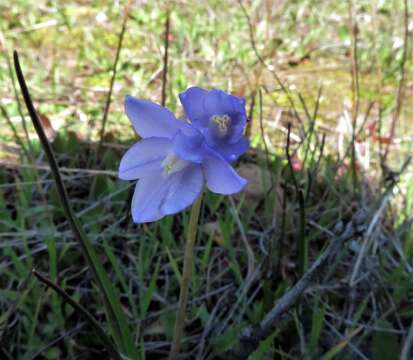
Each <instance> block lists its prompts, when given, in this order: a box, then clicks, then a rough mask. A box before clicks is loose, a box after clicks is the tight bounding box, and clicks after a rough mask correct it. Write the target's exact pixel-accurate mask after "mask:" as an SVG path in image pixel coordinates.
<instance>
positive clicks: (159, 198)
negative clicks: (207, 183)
mask: <svg viewBox="0 0 413 360" xmlns="http://www.w3.org/2000/svg"><path fill="white" fill-rule="evenodd" d="M203 184H204V176H203V173H202V170H201V166H199V165H190V166H188V167H186V168H185V169H184V170H182V171H179V172H176V173H174V174H172V175H170V176H163V175H162V173H161V172H158V173H153V174H152V176H149V177H145V178H143V179H140V180H139V181H138V184H137V185H136V188H135V192H134V194H133V198H132V218H133V221H134V222H135V223H145V222H151V221H156V220H159V219H161V218H162V217H164V216H166V215H171V214H175V213H177V212H179V211H182V210H184V209H186V208H187V207H188V206H190V205H191V204H192V203H193V202H194V201H195V200H196V198H197V197H198V196H199V195H200V194H201V191H202V187H203Z"/></svg>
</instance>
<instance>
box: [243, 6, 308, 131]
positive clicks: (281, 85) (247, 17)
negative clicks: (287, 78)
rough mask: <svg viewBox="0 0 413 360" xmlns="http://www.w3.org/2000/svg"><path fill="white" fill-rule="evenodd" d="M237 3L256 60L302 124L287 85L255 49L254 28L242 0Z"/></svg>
mask: <svg viewBox="0 0 413 360" xmlns="http://www.w3.org/2000/svg"><path fill="white" fill-rule="evenodd" d="M238 4H239V5H240V7H241V10H242V12H243V13H244V16H245V18H246V20H247V23H248V29H249V34H250V42H251V46H252V49H253V50H254V53H255V56H256V57H257V59H258V61H259V62H260V63H261V64H262V65H263V66H264V67H265V68H266V69H267V70H268V71H269V72H270V73H271V74H272V75H273V76H274V78H275V80H276V81H277V83H278V85H279V87H280V88H281V90H282V91H283V92H284V93H285V95H286V96H287V99H288V102H289V103H290V106H291V108H292V109H293V111H294V116H295V117H296V118H297V120H298V121H299V122H300V124H301V125H303V121H302V119H301V117H300V115H299V114H298V112H297V110H296V107H295V103H294V100H293V98H292V96H291V93H290V91H289V90H288V89H287V87H286V86H285V85H284V83H283V82H282V81H281V79H280V78H279V77H278V74H277V73H276V72H275V71H274V70H273V69H272V68H271V67H270V66H268V64H267V63H266V62H265V60H264V59H263V57H262V56H261V54H260V52H259V51H258V49H257V46H256V44H255V37H254V28H253V26H252V24H251V19H250V17H249V15H248V12H247V9H245V7H244V5H243V4H242V0H238Z"/></svg>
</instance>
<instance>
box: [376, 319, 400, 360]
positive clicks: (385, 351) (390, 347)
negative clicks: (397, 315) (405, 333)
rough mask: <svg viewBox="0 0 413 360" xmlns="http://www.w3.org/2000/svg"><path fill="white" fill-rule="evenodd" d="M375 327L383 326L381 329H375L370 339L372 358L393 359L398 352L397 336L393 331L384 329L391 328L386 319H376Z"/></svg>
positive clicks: (380, 359)
mask: <svg viewBox="0 0 413 360" xmlns="http://www.w3.org/2000/svg"><path fill="white" fill-rule="evenodd" d="M375 327H378V328H383V331H375V332H374V333H373V340H372V349H371V350H372V355H373V356H372V359H373V360H393V359H394V358H395V355H396V354H399V353H400V344H399V340H398V336H397V334H395V333H392V332H390V331H386V329H389V330H393V326H392V324H391V323H390V322H388V321H387V320H378V321H377V322H376V323H375Z"/></svg>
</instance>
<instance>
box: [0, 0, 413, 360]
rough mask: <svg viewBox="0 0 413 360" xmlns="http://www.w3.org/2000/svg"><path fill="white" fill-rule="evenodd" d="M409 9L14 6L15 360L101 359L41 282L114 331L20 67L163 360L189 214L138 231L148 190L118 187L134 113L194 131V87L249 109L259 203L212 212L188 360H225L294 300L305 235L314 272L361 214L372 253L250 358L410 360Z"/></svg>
mask: <svg viewBox="0 0 413 360" xmlns="http://www.w3.org/2000/svg"><path fill="white" fill-rule="evenodd" d="M412 9H413V4H412V3H411V1H410V0H388V1H385V0H370V1H367V0H366V1H364V0H357V1H355V0H348V1H338V0H328V1H320V0H294V1H283V0H277V1H276V0H267V1H265V0H257V1H253V0H250V1H241V0H239V1H236V0H228V1H222V0H216V1H212V0H211V1H184V0H182V1H178V0H175V1H172V0H171V1H143V0H142V1H139V0H136V1H130V2H129V3H128V2H126V1H99V0H96V1H87V0H78V1H59V0H50V1H45V0H39V1H36V2H34V1H29V0H16V1H7V0H2V1H0V51H1V56H0V106H1V116H0V124H1V126H0V239H1V241H0V348H1V350H0V358H2V357H4V358H5V359H43V358H46V359H93V358H96V357H97V356H102V354H104V353H103V350H102V347H101V346H100V345H99V342H98V340H97V339H96V338H95V337H94V336H91V331H92V330H91V329H90V328H89V327H88V326H87V325H86V324H85V322H84V320H83V319H82V317H81V315H79V314H77V313H76V312H74V311H73V309H72V308H71V307H69V306H68V305H67V304H64V302H63V301H62V300H61V299H60V298H59V297H58V296H57V295H56V294H54V293H52V292H51V291H50V290H48V289H46V288H44V287H43V286H42V285H40V284H39V283H38V282H37V280H36V279H35V278H33V276H32V275H31V269H32V268H34V267H35V268H37V269H39V270H40V271H43V272H44V273H46V274H47V275H48V276H49V277H50V278H51V279H52V280H53V281H56V282H59V284H61V285H62V286H63V287H64V288H65V289H66V290H67V291H68V292H69V293H70V295H72V296H73V297H74V298H75V299H76V300H78V301H80V302H81V303H83V304H86V305H87V306H88V308H89V310H90V311H91V312H92V313H94V314H95V315H96V317H97V318H98V319H99V320H103V319H104V314H103V311H102V308H101V307H100V306H99V303H98V302H97V301H96V299H95V298H94V292H95V289H94V287H93V286H92V283H91V281H90V280H91V279H90V275H89V273H88V271H87V268H86V267H85V263H84V261H83V259H82V256H81V253H80V251H79V248H78V245H77V244H76V243H75V241H74V239H73V236H72V234H71V232H70V229H69V227H68V226H67V223H66V220H65V219H64V216H63V212H62V210H61V208H60V205H59V201H58V198H57V194H56V190H55V188H54V185H53V181H52V178H51V173H50V171H49V168H48V165H47V161H46V159H45V157H44V153H43V151H42V150H41V146H40V144H39V142H38V139H37V136H36V133H35V131H34V128H33V126H32V124H31V122H30V118H29V117H28V116H27V112H26V109H25V106H24V103H23V101H22V98H21V95H20V92H19V88H18V84H17V82H16V79H15V75H14V70H13V65H12V51H13V50H17V51H18V52H19V56H20V61H21V64H22V68H23V72H24V74H25V77H26V81H27V83H28V86H29V88H30V92H31V95H32V97H33V101H34V104H35V106H36V108H37V110H38V113H39V116H40V118H41V121H42V124H43V127H44V128H45V130H46V132H47V136H48V138H49V141H51V142H52V146H53V150H54V151H55V154H56V156H57V159H58V161H59V165H60V167H61V172H62V175H63V177H64V180H65V184H66V186H67V188H68V192H69V196H70V198H71V201H72V205H73V207H74V208H75V210H76V211H77V214H78V215H79V217H80V219H81V221H82V223H83V224H84V226H85V228H86V230H87V232H88V234H89V235H90V237H91V238H92V240H93V241H94V243H95V245H96V248H97V249H98V251H99V253H100V254H101V256H102V259H103V260H104V262H105V265H106V266H107V268H108V269H110V270H108V271H109V272H110V273H111V275H112V276H113V278H114V279H116V280H114V282H115V283H116V285H117V286H118V287H119V289H120V290H121V291H122V294H123V296H122V301H123V303H124V305H125V312H126V313H127V315H128V317H129V319H130V322H131V323H132V324H133V326H134V329H135V331H136V334H135V338H136V345H137V347H138V348H139V349H140V350H141V352H142V353H146V354H147V358H148V359H152V358H162V357H163V356H165V354H167V350H168V346H169V343H170V339H171V332H172V329H173V314H174V311H173V310H174V304H175V303H176V301H177V296H178V290H179V288H178V280H179V278H180V273H179V271H180V270H179V269H181V262H182V252H183V246H182V244H183V241H184V236H183V234H184V233H185V229H186V227H187V222H188V214H187V213H183V214H180V215H178V216H176V217H174V218H171V217H168V218H166V219H164V220H162V221H160V222H158V223H156V224H152V225H144V226H136V225H133V224H132V223H131V220H130V214H129V200H130V189H131V187H132V186H133V184H127V183H126V182H122V181H120V180H118V179H117V166H118V164H119V160H120V157H121V155H122V154H123V153H124V151H126V149H127V148H128V146H130V144H132V143H133V142H134V141H136V140H137V136H136V134H135V133H134V131H133V128H132V126H131V125H130V123H129V120H128V119H127V117H126V116H125V114H124V111H123V98H124V96H125V95H133V96H135V97H138V98H145V99H149V100H151V101H154V102H157V103H162V104H164V105H165V106H167V107H168V108H169V109H171V111H172V112H174V113H176V114H177V115H178V116H183V115H184V114H183V112H182V108H181V106H180V104H179V100H178V94H179V93H180V92H182V91H184V90H185V89H186V88H187V87H189V86H193V85H197V86H200V87H204V88H220V89H223V90H225V91H229V92H231V93H233V94H236V95H239V96H244V97H245V98H246V100H247V113H248V114H249V119H250V122H249V125H248V129H247V134H248V136H249V137H250V141H251V145H252V148H251V150H250V151H249V152H248V154H247V155H246V156H245V157H244V158H243V159H242V160H241V161H240V163H239V164H237V168H238V170H239V172H240V173H241V174H242V175H243V176H245V177H247V178H248V179H249V180H250V185H249V187H248V188H247V190H246V191H245V192H244V194H243V195H242V196H239V197H235V198H234V199H232V198H231V199H230V200H228V199H225V198H223V197H219V196H216V195H212V194H208V195H207V197H206V201H205V204H204V208H203V213H202V214H203V215H202V216H203V217H202V224H203V225H202V230H203V231H202V232H201V235H200V239H199V243H198V247H197V254H198V257H197V260H196V265H195V268H196V271H195V275H194V281H193V284H192V297H193V298H194V299H195V300H194V302H193V303H192V305H191V313H190V317H189V319H188V324H187V325H188V326H187V334H188V335H189V336H188V339H187V341H186V347H185V350H186V352H187V355H188V357H189V358H211V359H212V358H217V357H219V356H223V354H224V352H225V351H226V350H227V349H228V347H230V346H231V344H232V343H233V342H234V339H236V336H237V334H238V333H239V332H240V329H242V327H243V326H245V325H246V324H250V323H255V322H257V321H258V320H260V319H261V318H262V317H263V316H264V314H265V313H266V312H267V311H268V310H269V309H270V308H271V304H272V303H273V302H274V301H276V300H277V299H278V298H279V296H281V295H282V294H283V293H284V292H285V290H286V289H287V288H288V287H289V286H290V285H291V284H293V283H294V282H295V281H296V279H297V251H298V250H297V241H298V239H299V238H300V236H305V238H306V241H307V242H308V243H309V249H310V250H309V259H310V262H311V261H312V260H313V259H315V258H316V257H317V256H318V255H319V254H320V252H321V250H322V249H323V248H324V246H325V245H326V244H328V242H329V240H330V239H331V236H332V235H331V234H332V231H333V230H334V229H335V230H337V229H338V228H339V227H340V226H341V227H344V226H345V225H346V224H347V223H349V222H351V221H353V220H352V219H354V216H355V215H356V214H357V216H359V217H360V216H361V215H360V212H362V214H363V215H362V216H361V218H362V220H361V221H360V224H359V225H360V226H361V227H360V228H359V229H358V230H357V232H356V234H357V236H356V235H355V237H354V239H353V240H352V241H351V242H349V244H348V246H347V247H346V248H347V251H346V252H345V253H344V254H343V255H342V258H340V261H339V264H338V265H337V266H336V267H335V268H334V269H333V270H332V271H331V272H330V274H329V275H328V278H327V279H326V280H325V283H323V284H324V285H323V286H321V285H319V286H314V287H313V288H311V291H308V293H306V295H304V296H303V299H302V300H301V301H300V305H299V306H297V308H296V309H295V310H293V311H292V314H290V316H289V318H288V320H286V321H284V322H283V325H282V326H280V328H279V329H278V330H277V331H276V332H275V333H274V334H273V335H272V337H271V339H270V340H269V341H267V342H266V343H265V344H264V345H262V346H261V347H260V349H259V351H258V352H257V355H256V357H255V358H256V359H263V358H265V356H268V358H277V359H278V358H280V359H298V358H307V359H318V358H323V359H332V358H345V359H395V358H398V356H399V355H397V356H396V355H395V354H403V350H404V351H405V353H404V354H406V351H407V350H405V349H406V348H407V349H409V342H410V345H411V342H412V341H413V325H412V326H411V316H412V311H413V303H412V294H413V293H412V280H411V279H412V277H411V273H412V271H413V265H412V256H413V237H412V235H411V225H412V224H413V218H412V214H411V210H412V205H413V178H412V176H411V175H412V168H411V165H410V163H409V156H411V154H412V147H413V145H412V144H413V141H412V140H413V106H412V99H413V66H412V65H413V60H412V49H413V46H412V41H411V36H412V34H413V12H412V11H413V10H412ZM288 129H290V130H291V132H290V135H289V137H290V147H289V148H288V150H289V154H288V156H287V154H286V141H287V133H288ZM300 191H302V192H303V193H304V194H305V202H304V203H300V202H299V199H300V196H299V193H300ZM303 209H304V210H305V218H304V220H303V218H302V217H300V216H301V215H302V213H303V212H302V211H301V210H303ZM303 221H304V222H303ZM297 224H302V228H301V229H303V230H304V233H297V227H298V225H297ZM335 230H334V231H335ZM251 254H252V255H251ZM251 263H253V264H255V266H254V270H255V271H256V275H255V278H254V279H253V281H251V282H248V283H246V282H245V279H246V274H247V273H248V274H249V275H250V272H251V271H252V269H251V268H250V267H251ZM356 263H359V264H358V265H357V266H356V267H355V264H356ZM354 269H356V270H354ZM348 294H351V296H347V295H348ZM234 299H238V300H237V301H234ZM168 309H169V310H168ZM412 324H413V323H412ZM409 329H410V332H409ZM410 333H411V334H410ZM409 334H410V338H409ZM92 335H93V334H92ZM218 335H220V336H218ZM407 354H408V353H407ZM323 356H324V357H323ZM403 356H405V355H403ZM407 356H408V355H407ZM408 358H410V357H405V359H408Z"/></svg>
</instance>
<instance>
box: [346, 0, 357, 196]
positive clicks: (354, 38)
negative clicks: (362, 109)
mask: <svg viewBox="0 0 413 360" xmlns="http://www.w3.org/2000/svg"><path fill="white" fill-rule="evenodd" d="M348 4H349V6H348V12H349V28H350V34H351V90H352V122H353V135H352V139H351V169H352V177H353V189H354V194H356V192H357V184H358V177H357V164H356V126H357V116H358V112H359V104H360V85H359V68H358V55H357V54H358V52H357V32H358V29H357V22H356V21H355V19H354V15H355V14H353V2H352V0H348Z"/></svg>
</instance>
